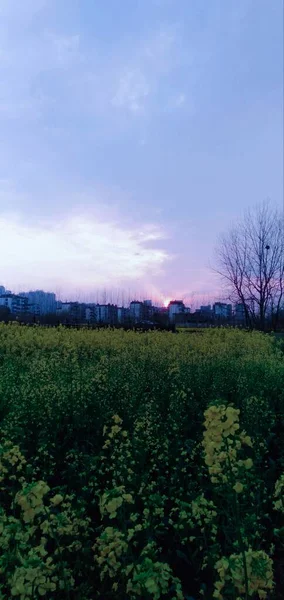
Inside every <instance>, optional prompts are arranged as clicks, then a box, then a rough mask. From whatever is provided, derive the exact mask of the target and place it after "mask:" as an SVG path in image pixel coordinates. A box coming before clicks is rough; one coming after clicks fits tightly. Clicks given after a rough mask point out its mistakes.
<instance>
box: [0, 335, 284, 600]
mask: <svg viewBox="0 0 284 600" xmlns="http://www.w3.org/2000/svg"><path fill="white" fill-rule="evenodd" d="M283 426H284V355H283V352H282V351H281V349H280V347H279V346H278V345H277V342H276V341H275V339H274V338H273V337H272V336H269V335H266V336H265V335H263V334H260V333H257V332H252V333H249V332H241V331H237V330H229V329H222V328H221V329H214V330H206V331H202V333H199V334H198V335H197V334H192V335H185V334H184V333H179V334H177V335H175V334H172V333H162V332H149V333H137V332H136V333H135V332H124V331H111V330H102V331H90V330H87V329H86V330H78V331H77V330H68V329H64V328H57V329H52V328H50V329H48V328H41V327H30V328H29V327H21V326H18V325H15V324H11V325H1V326H0V436H1V437H0V600H10V599H11V598H15V600H38V599H40V598H45V599H46V600H53V599H58V600H64V599H66V600H67V599H68V600H95V599H101V600H107V599H109V600H114V599H117V600H126V599H128V598H129V599H131V600H135V599H140V598H142V599H145V600H159V599H165V600H170V599H175V600H203V599H204V600H213V599H217V600H222V599H224V600H254V599H255V600H257V599H265V598H267V599H268V600H280V599H281V598H282V599H283V597H284V427H283Z"/></svg>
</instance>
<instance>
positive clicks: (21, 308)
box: [0, 293, 29, 315]
mask: <svg viewBox="0 0 284 600" xmlns="http://www.w3.org/2000/svg"><path fill="white" fill-rule="evenodd" d="M0 306H5V307H6V308H9V310H10V312H11V313H12V314H14V315H17V314H25V313H27V312H28V308H29V303H28V298H26V297H25V296H18V295H17V294H7V293H6V294H2V295H1V296H0Z"/></svg>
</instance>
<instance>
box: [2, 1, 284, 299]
mask: <svg viewBox="0 0 284 600" xmlns="http://www.w3.org/2000/svg"><path fill="white" fill-rule="evenodd" d="M266 198H270V199H271V200H272V202H273V203H275V204H276V205H277V206H278V207H279V208H281V207H283V0H271V1H270V2H269V1H268V0H257V2H256V1H255V0H238V2H236V1H235V0H226V1H225V0H212V1H211V0H210V1H209V0H122V1H121V0H107V2H106V1H104V0H25V1H24V2H23V1H22V0H0V284H3V285H5V286H6V288H9V289H12V290H13V291H20V290H24V289H25V290H28V289H38V288H39V289H44V290H47V291H49V290H54V291H56V293H57V294H58V295H60V297H61V298H62V299H75V298H83V299H92V298H93V297H94V295H95V294H97V293H98V290H101V291H102V290H108V291H110V290H125V291H127V293H129V294H130V295H132V296H136V297H137V298H138V297H142V296H144V297H149V298H155V299H162V300H163V299H165V298H167V299H171V298H183V299H185V300H187V302H191V303H193V302H195V301H196V300H197V299H199V300H200V301H205V299H207V298H208V299H209V298H211V297H213V296H214V297H216V295H218V293H219V289H220V281H219V280H218V279H217V278H216V275H214V274H213V273H212V270H211V266H212V265H213V264H214V248H215V246H216V242H217V238H218V235H219V234H220V233H221V232H223V231H226V230H227V229H228V228H229V227H230V226H231V225H232V223H234V222H235V220H236V219H239V217H241V216H242V214H243V212H244V210H245V209H246V208H248V207H250V206H254V205H255V204H256V203H258V202H261V201H263V200H264V199H266Z"/></svg>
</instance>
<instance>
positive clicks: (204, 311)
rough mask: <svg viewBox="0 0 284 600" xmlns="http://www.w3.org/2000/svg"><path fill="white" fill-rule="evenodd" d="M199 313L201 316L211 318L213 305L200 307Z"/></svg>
mask: <svg viewBox="0 0 284 600" xmlns="http://www.w3.org/2000/svg"><path fill="white" fill-rule="evenodd" d="M199 312H200V314H201V315H204V316H207V315H208V316H211V314H212V308H211V304H207V305H206V306H204V305H203V306H200V309H199Z"/></svg>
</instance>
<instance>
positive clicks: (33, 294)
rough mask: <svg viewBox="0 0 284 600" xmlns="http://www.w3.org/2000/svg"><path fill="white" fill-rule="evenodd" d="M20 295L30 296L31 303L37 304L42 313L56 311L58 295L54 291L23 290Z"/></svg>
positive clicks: (46, 313)
mask: <svg viewBox="0 0 284 600" xmlns="http://www.w3.org/2000/svg"><path fill="white" fill-rule="evenodd" d="M20 295H21V296H24V297H26V298H28V301H29V304H30V305H32V306H37V307H38V309H39V314H40V315H48V314H52V313H55V312H56V296H55V294H54V293H53V292H43V291H42V290H35V291H30V292H21V294H20Z"/></svg>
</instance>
